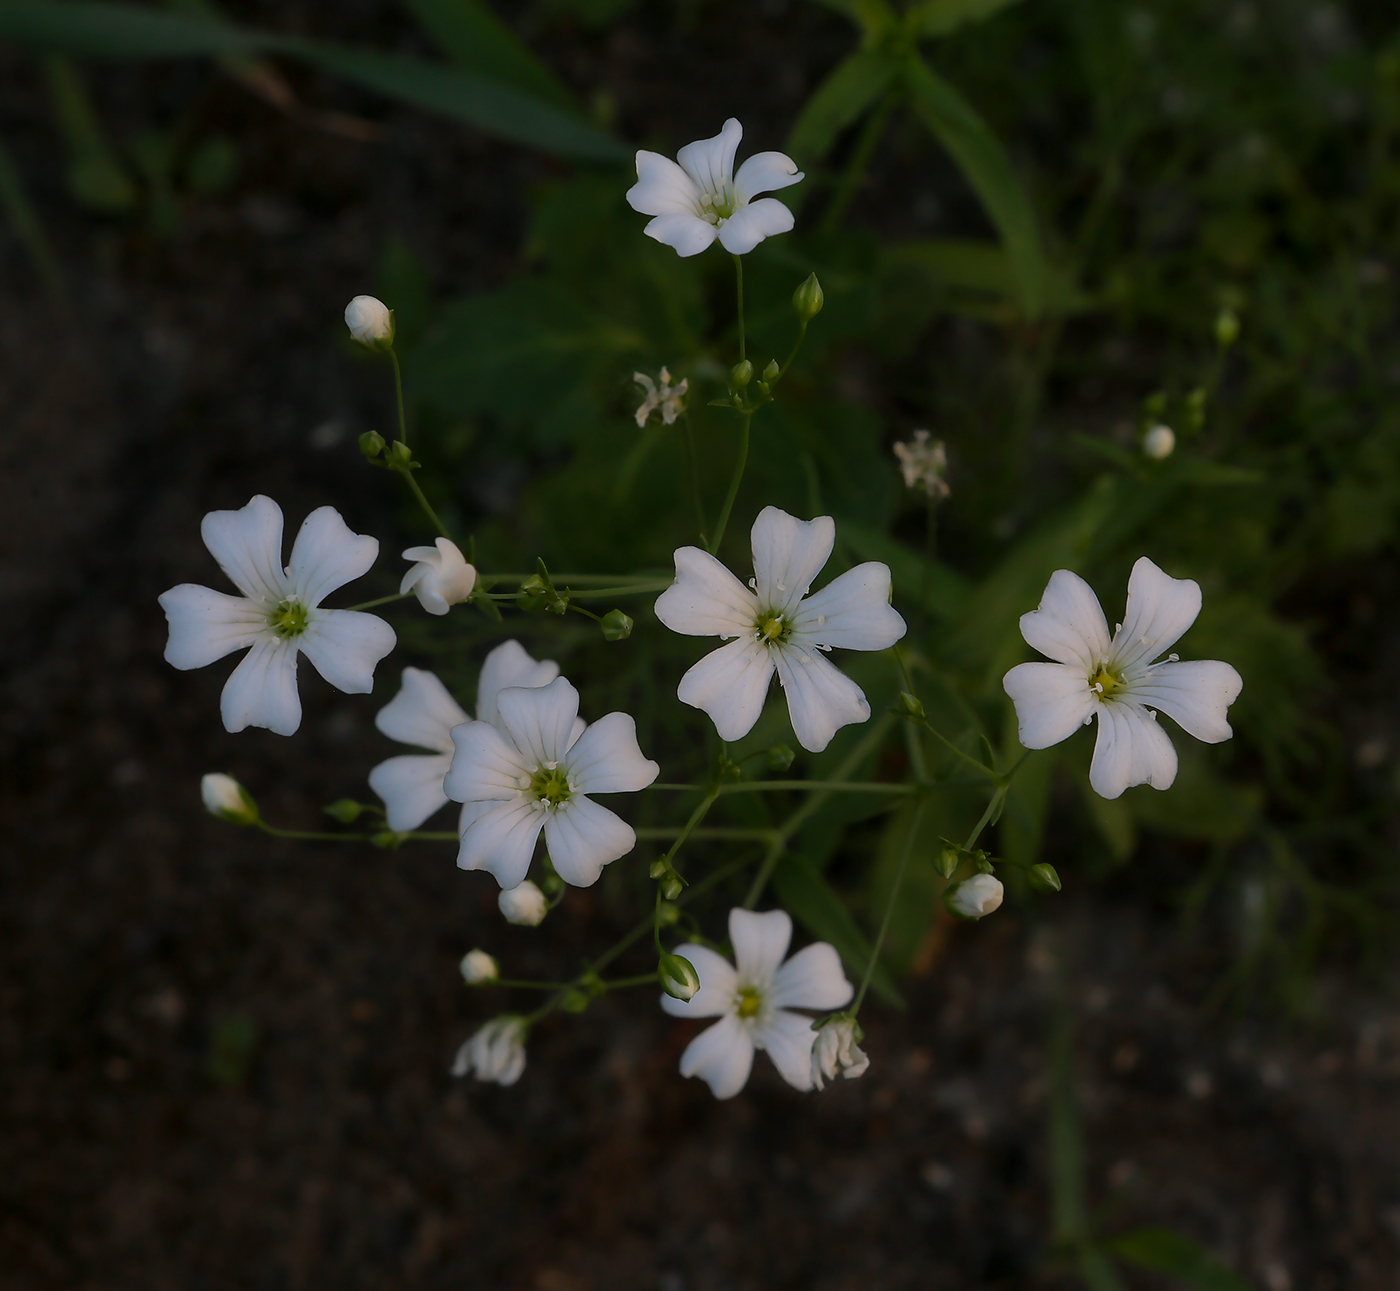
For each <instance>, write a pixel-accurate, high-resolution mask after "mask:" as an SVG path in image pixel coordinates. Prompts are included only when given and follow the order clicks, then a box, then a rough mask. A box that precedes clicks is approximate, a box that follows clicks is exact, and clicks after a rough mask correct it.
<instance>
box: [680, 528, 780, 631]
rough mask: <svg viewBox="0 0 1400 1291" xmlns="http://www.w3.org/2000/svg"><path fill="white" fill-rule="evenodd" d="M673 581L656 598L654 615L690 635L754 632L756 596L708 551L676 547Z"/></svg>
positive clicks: (756, 614)
mask: <svg viewBox="0 0 1400 1291" xmlns="http://www.w3.org/2000/svg"><path fill="white" fill-rule="evenodd" d="M675 561H676V581H675V582H674V583H672V584H671V586H670V587H668V588H667V589H666V590H665V591H664V592H662V593H661V595H660V596H658V597H657V598H656V606H655V608H656V617H657V618H658V619H660V620H661V622H662V623H664V624H665V625H666V626H667V627H668V628H670V629H671V631H672V632H680V633H682V634H684V635H685V636H690V637H737V636H743V635H744V634H745V633H749V632H752V631H753V626H754V623H755V621H756V620H757V618H758V598H757V597H756V596H754V594H753V593H752V592H751V591H749V589H748V588H747V587H745V586H744V585H743V583H741V582H740V581H739V580H738V579H737V578H735V577H734V575H733V574H731V573H730V572H729V570H727V569H726V568H725V567H724V566H723V565H722V564H720V562H719V561H717V560H716V559H715V558H714V557H713V556H711V555H710V553H709V552H708V551H701V550H700V548H699V547H677V548H676V553H675Z"/></svg>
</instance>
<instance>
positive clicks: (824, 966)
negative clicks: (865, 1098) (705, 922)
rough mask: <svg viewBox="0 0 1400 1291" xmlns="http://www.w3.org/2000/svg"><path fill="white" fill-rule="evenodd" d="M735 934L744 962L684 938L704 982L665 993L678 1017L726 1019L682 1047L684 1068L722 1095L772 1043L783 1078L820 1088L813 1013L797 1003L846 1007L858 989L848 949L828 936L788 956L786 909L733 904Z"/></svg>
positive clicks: (739, 1084)
mask: <svg viewBox="0 0 1400 1291" xmlns="http://www.w3.org/2000/svg"><path fill="white" fill-rule="evenodd" d="M729 940H730V941H731V942H732V943H733V945H734V959H735V962H736V963H737V965H738V967H737V968H736V967H735V966H734V965H732V964H730V962H729V961H728V960H727V959H725V958H724V956H723V955H718V954H716V953H715V952H714V951H713V950H710V949H709V948H708V947H707V946H691V945H686V946H677V947H676V954H678V955H681V956H683V957H684V958H686V959H688V960H690V962H691V963H692V964H693V965H694V966H695V971H696V972H697V973H698V974H699V975H700V989H699V990H698V991H696V992H695V994H694V995H693V996H692V997H691V998H690V999H689V1000H686V1001H682V1000H678V999H675V998H674V997H673V996H670V995H662V997H661V1007H662V1008H663V1009H665V1010H666V1012H667V1013H669V1014H671V1016H672V1017H678V1018H712V1017H716V1016H718V1018H719V1021H718V1022H716V1023H715V1024H714V1025H713V1026H711V1027H707V1028H706V1029H705V1030H704V1031H702V1032H701V1033H700V1034H699V1035H698V1036H696V1037H695V1039H694V1040H692V1041H691V1042H690V1043H689V1044H688V1045H687V1046H686V1049H685V1052H684V1053H683V1054H681V1075H682V1076H699V1077H700V1079H701V1080H703V1081H705V1082H706V1083H707V1084H708V1085H709V1086H710V1091H711V1092H712V1093H713V1094H714V1096H715V1097H716V1098H733V1097H734V1095H735V1094H737V1093H738V1092H739V1091H740V1090H741V1089H743V1087H744V1085H745V1083H746V1082H747V1081H748V1078H749V1071H750V1070H751V1069H752V1067H753V1055H754V1050H755V1049H764V1050H766V1051H767V1053H768V1056H769V1057H770V1058H771V1059H772V1060H773V1065H774V1066H775V1067H776V1068H777V1069H778V1072H779V1074H780V1075H781V1076H782V1078H783V1079H784V1080H785V1081H787V1083H788V1084H789V1085H792V1086H793V1087H794V1088H796V1089H811V1088H812V1046H813V1044H814V1042H815V1041H816V1039H817V1033H816V1032H815V1031H813V1030H812V1019H811V1018H809V1017H807V1016H805V1015H804V1014H801V1013H794V1012H793V1011H792V1010H793V1009H820V1010H829V1009H839V1008H840V1007H841V1006H842V1005H843V1004H846V1003H848V1002H849V1001H850V998H851V996H852V995H853V994H854V990H853V988H852V986H851V984H850V982H848V981H847V980H846V974H845V973H844V972H842V970H841V957H840V956H839V955H837V953H836V951H835V949H834V948H833V947H832V946H830V945H828V944H827V943H826V942H824V941H818V942H814V943H813V944H812V945H810V946H807V947H805V948H804V949H802V950H799V951H798V952H797V954H795V955H794V956H793V957H792V958H791V959H789V960H788V961H787V962H786V963H784V962H783V956H784V955H786V954H787V948H788V944H789V943H790V942H791V941H792V920H791V918H789V917H788V914H787V912H786V911H784V910H769V911H768V912H767V913H766V914H755V913H754V912H753V911H752V910H737V909H736V910H731V911H730V912H729Z"/></svg>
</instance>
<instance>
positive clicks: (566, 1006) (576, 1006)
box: [559, 990, 588, 1013]
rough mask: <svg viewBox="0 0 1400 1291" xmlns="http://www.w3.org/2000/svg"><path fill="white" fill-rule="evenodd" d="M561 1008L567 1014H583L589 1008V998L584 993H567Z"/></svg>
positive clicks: (560, 1005)
mask: <svg viewBox="0 0 1400 1291" xmlns="http://www.w3.org/2000/svg"><path fill="white" fill-rule="evenodd" d="M559 1007H560V1008H561V1009H563V1010H564V1012H565V1013H582V1012H583V1011H584V1010H585V1009H586V1008H587V1007H588V996H587V995H585V994H584V993H583V992H582V991H572V990H571V991H565V992H564V998H563V999H562V1000H560V1001H559Z"/></svg>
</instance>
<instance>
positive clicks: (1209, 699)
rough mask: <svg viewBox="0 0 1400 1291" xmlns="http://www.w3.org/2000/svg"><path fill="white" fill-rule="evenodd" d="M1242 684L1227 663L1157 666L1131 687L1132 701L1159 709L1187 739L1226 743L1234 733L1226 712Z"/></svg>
mask: <svg viewBox="0 0 1400 1291" xmlns="http://www.w3.org/2000/svg"><path fill="white" fill-rule="evenodd" d="M1243 686H1244V681H1243V679H1242V678H1241V677H1240V674H1239V673H1238V672H1236V671H1235V670H1234V668H1232V667H1231V666H1230V665H1229V664H1228V663H1221V662H1220V660H1218V659H1196V660H1190V661H1188V662H1186V663H1159V664H1158V665H1157V666H1156V667H1155V668H1153V669H1152V670H1151V672H1148V673H1147V674H1145V676H1144V677H1143V678H1142V680H1140V681H1134V682H1133V683H1132V684H1131V693H1132V696H1133V698H1134V699H1136V700H1139V701H1141V702H1142V703H1144V704H1150V705H1151V706H1152V707H1153V708H1159V709H1161V710H1162V712H1164V713H1165V714H1166V715H1167V716H1168V717H1170V718H1171V719H1172V721H1174V722H1175V723H1176V724H1177V725H1178V726H1179V727H1181V729H1182V730H1183V731H1185V732H1186V733H1187V734H1188V735H1194V736H1195V737H1196V738H1197V739H1198V740H1204V741H1205V742H1206V743H1207V744H1219V743H1220V742H1221V741H1222V740H1228V739H1229V738H1230V737H1231V736H1232V735H1233V734H1234V731H1233V730H1231V729H1230V723H1229V721H1228V720H1227V718H1226V710H1227V709H1228V708H1229V707H1230V705H1231V704H1233V703H1234V702H1235V700H1237V699H1238V698H1239V697H1240V690H1241V688H1242V687H1243Z"/></svg>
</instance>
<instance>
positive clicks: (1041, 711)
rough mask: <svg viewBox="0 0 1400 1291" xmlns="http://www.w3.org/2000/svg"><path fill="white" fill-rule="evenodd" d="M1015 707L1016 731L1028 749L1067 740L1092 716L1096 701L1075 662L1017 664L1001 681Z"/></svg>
mask: <svg viewBox="0 0 1400 1291" xmlns="http://www.w3.org/2000/svg"><path fill="white" fill-rule="evenodd" d="M1001 686H1002V689H1003V690H1004V691H1006V693H1007V694H1008V695H1010V696H1011V702H1012V703H1013V704H1015V705H1016V721H1017V722H1018V723H1019V724H1020V729H1019V731H1018V732H1017V734H1018V737H1019V739H1020V741H1021V744H1022V745H1023V746H1024V747H1025V748H1028V749H1048V748H1049V747H1050V746H1051V745H1052V744H1058V743H1059V742H1060V741H1061V740H1067V739H1069V737H1070V736H1071V735H1073V734H1074V733H1075V731H1077V730H1078V729H1079V728H1080V727H1081V726H1083V725H1084V724H1085V723H1086V722H1087V721H1088V719H1089V718H1090V717H1091V716H1092V715H1093V712H1094V708H1095V704H1096V698H1095V694H1094V692H1093V691H1092V690H1090V689H1089V679H1088V677H1087V676H1086V675H1085V672H1084V668H1083V666H1082V665H1080V664H1078V663H1019V664H1017V665H1016V666H1015V667H1014V668H1013V669H1012V670H1011V671H1010V672H1008V673H1007V674H1006V676H1005V677H1003V678H1002V679H1001Z"/></svg>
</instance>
